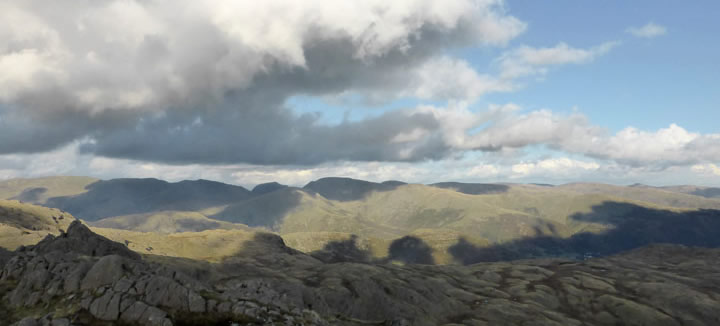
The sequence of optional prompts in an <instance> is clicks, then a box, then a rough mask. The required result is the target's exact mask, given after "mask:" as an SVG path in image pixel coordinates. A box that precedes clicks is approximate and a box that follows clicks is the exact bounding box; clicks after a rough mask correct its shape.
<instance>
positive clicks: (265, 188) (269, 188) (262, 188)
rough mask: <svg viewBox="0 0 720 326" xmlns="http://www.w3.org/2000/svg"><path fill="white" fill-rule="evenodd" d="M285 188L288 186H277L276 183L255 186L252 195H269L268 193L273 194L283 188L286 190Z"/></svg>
mask: <svg viewBox="0 0 720 326" xmlns="http://www.w3.org/2000/svg"><path fill="white" fill-rule="evenodd" d="M287 187H288V186H286V185H284V184H279V183H277V182H268V183H262V184H259V185H257V186H255V188H253V190H252V193H253V194H254V195H263V194H267V193H270V192H273V191H276V190H280V189H283V188H287Z"/></svg>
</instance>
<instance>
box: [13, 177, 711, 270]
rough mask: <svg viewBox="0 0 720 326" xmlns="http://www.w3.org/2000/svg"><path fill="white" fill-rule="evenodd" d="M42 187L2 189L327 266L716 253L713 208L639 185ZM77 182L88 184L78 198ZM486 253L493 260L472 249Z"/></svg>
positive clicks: (135, 227) (110, 221)
mask: <svg viewBox="0 0 720 326" xmlns="http://www.w3.org/2000/svg"><path fill="white" fill-rule="evenodd" d="M44 180H46V181H48V182H50V184H49V185H48V186H47V187H45V186H43V184H42V181H43V180H38V179H30V180H14V181H6V182H4V183H0V188H2V189H6V190H5V193H4V195H5V196H8V197H9V198H11V197H17V196H19V195H21V194H23V193H28V192H31V191H30V190H28V189H34V188H43V187H45V188H47V189H49V190H48V191H49V192H50V193H53V194H55V193H62V192H63V191H64V192H65V193H66V194H68V195H67V196H56V197H48V198H47V199H46V200H45V201H44V202H42V203H40V204H43V205H46V206H50V207H57V208H60V209H63V210H66V211H68V212H70V213H72V215H74V216H77V217H79V218H81V219H83V220H86V221H91V222H90V223H91V225H92V226H95V227H101V228H102V229H103V230H111V229H120V230H125V231H127V232H145V233H148V232H153V233H158V236H160V235H171V234H172V233H176V232H199V231H207V232H208V233H212V232H211V231H213V230H247V229H246V227H245V225H247V226H249V227H251V228H255V229H257V230H265V231H273V232H276V233H277V234H279V235H281V236H282V237H283V238H284V239H286V241H287V243H288V244H290V245H291V246H292V247H293V248H297V249H300V250H302V251H304V252H308V253H310V252H317V253H318V255H320V256H322V257H335V258H328V259H332V260H339V259H340V260H341V259H343V258H342V257H346V256H347V257H356V256H363V255H364V253H369V256H370V257H369V259H373V260H377V259H390V260H396V259H395V257H401V258H402V259H400V260H407V259H406V257H405V256H404V255H400V254H399V253H402V252H403V250H405V249H403V248H405V247H408V246H414V245H415V244H417V245H418V246H419V247H423V248H425V247H427V248H429V249H428V250H429V253H430V255H431V256H432V258H433V259H432V260H433V262H434V263H436V264H448V263H461V264H462V263H472V262H477V261H488V260H508V259H524V258H532V257H544V256H555V257H577V256H583V255H585V254H586V253H593V254H596V255H597V254H602V255H609V254H614V253H617V252H620V251H623V250H629V249H633V248H637V247H640V246H644V245H647V244H651V243H658V242H669V243H677V244H685V245H700V246H708V247H714V246H716V245H717V244H716V242H715V241H713V240H712V236H715V235H716V234H715V232H714V231H713V230H715V229H717V228H715V227H716V224H717V222H716V221H717V218H716V217H717V216H718V210H719V209H720V199H715V198H708V197H704V196H699V195H694V194H692V193H693V192H695V191H697V190H698V189H699V188H690V187H676V188H672V187H662V188H658V187H650V186H644V185H633V186H629V187H622V186H614V185H605V184H591V183H573V184H566V185H556V186H549V185H534V184H527V185H524V184H470V183H458V182H443V183H436V184H431V185H421V184H406V183H403V182H399V181H387V182H382V183H375V182H368V181H363V180H355V179H350V178H323V179H319V180H316V181H313V182H310V183H308V184H307V185H306V186H304V187H302V188H296V187H288V186H284V185H281V184H278V183H268V184H262V185H258V186H256V187H255V188H254V189H253V191H248V190H246V189H244V188H242V187H238V186H232V185H226V184H222V183H218V182H210V181H204V180H198V181H183V182H177V183H168V182H165V181H160V180H155V179H115V180H106V181H97V180H95V181H93V180H91V179H78V178H47V179H44ZM51 181H52V182H51ZM62 182H67V183H68V185H67V186H63V185H62ZM83 182H85V183H87V182H90V183H88V184H87V185H86V186H84V192H81V193H77V192H78V191H79V190H78V189H79V186H78V185H81V184H83ZM3 187H4V188H3ZM23 187H30V188H23ZM703 189H705V188H703ZM11 190H12V191H14V192H12V191H11ZM46 194H47V192H46V193H43V195H44V196H45V195H46ZM42 198H44V197H38V200H42ZM698 209H700V210H698ZM714 228H715V229H714ZM675 230H682V231H683V232H675ZM103 232H109V231H103ZM408 237H409V238H408ZM140 238H141V237H140ZM163 239H166V238H163ZM118 241H122V239H118ZM138 241H140V242H142V240H138ZM497 244H503V245H502V246H494V245H497ZM148 246H152V245H150V244H148ZM153 247H155V246H153ZM485 247H492V248H493V249H492V250H490V251H483V250H479V249H480V248H485ZM140 249H143V248H140ZM346 249H347V250H346ZM357 249H359V250H360V251H357ZM168 252H173V251H172V250H169V251H168ZM177 252H182V250H179V251H177ZM346 252H347V253H350V254H347V253H346ZM361 252H362V253H363V254H362V255H356V253H361ZM453 252H454V253H455V254H453ZM193 255H195V254H193ZM398 255H399V256H398ZM320 256H318V257H320ZM193 257H195V256H193Z"/></svg>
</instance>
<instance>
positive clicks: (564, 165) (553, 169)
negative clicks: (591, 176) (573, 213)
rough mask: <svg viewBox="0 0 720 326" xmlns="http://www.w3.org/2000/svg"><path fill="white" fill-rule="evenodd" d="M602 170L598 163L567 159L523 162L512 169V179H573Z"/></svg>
mask: <svg viewBox="0 0 720 326" xmlns="http://www.w3.org/2000/svg"><path fill="white" fill-rule="evenodd" d="M598 169H600V165H599V164H598V163H597V162H592V161H589V162H588V161H579V160H574V159H570V158H567V157H562V158H552V159H544V160H540V161H537V162H523V163H518V164H514V165H512V167H511V170H512V173H513V174H512V175H511V176H510V177H511V178H521V177H528V176H537V175H544V176H547V175H548V174H550V175H555V176H562V177H563V178H571V177H572V176H573V175H577V174H579V173H585V172H588V171H596V170H598Z"/></svg>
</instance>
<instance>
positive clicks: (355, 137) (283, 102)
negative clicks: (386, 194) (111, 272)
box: [0, 0, 720, 178]
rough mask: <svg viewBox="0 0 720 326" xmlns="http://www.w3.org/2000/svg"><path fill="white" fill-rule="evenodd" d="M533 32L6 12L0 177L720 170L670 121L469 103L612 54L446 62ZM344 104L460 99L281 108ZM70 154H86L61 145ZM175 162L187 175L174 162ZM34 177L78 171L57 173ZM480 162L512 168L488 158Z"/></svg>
mask: <svg viewBox="0 0 720 326" xmlns="http://www.w3.org/2000/svg"><path fill="white" fill-rule="evenodd" d="M169 13H172V15H171V14H169ZM525 29H526V24H525V23H523V22H522V21H520V20H518V19H517V18H515V17H513V16H511V15H509V14H508V13H507V12H506V11H505V9H504V3H503V1H500V0H482V1H471V0H449V1H443V2H437V1H430V0H417V1H410V0H401V1H391V2H388V1H380V0H370V1H361V2H358V1H350V0H347V1H341V0H338V1H331V2H328V1H320V0H309V1H303V2H302V3H299V2H296V1H289V0H288V1H281V0H271V1H262V2H249V1H232V2H228V1H219V0H218V1H205V2H202V3H200V2H196V1H189V0H181V1H169V0H160V1H119V0H118V1H113V0H104V1H93V2H77V1H69V0H61V1H53V2H51V3H48V2H46V1H39V0H28V1H21V2H11V3H2V4H0V71H3V74H1V75H0V155H1V156H2V157H3V161H2V162H0V166H3V167H4V170H2V171H3V172H1V173H3V174H2V175H5V176H8V175H11V174H16V175H17V174H27V173H28V172H27V171H25V170H22V171H25V172H17V171H21V170H18V169H14V168H11V167H14V166H17V165H18V164H25V163H19V162H28V160H29V159H28V156H27V153H43V154H40V155H67V156H68V157H70V159H69V162H73V163H72V164H76V165H78V166H81V167H85V168H87V169H90V171H100V172H98V173H99V174H103V175H104V174H105V173H107V174H112V173H113V172H112V170H113V169H120V170H122V169H126V170H125V171H128V173H135V175H152V173H159V172H158V171H161V170H163V169H168V171H175V173H176V174H173V175H169V176H170V177H175V176H198V175H203V174H202V173H198V172H197V169H198V167H207V166H211V165H212V166H217V168H214V169H208V170H212V171H215V172H213V173H215V174H213V175H215V176H227V175H228V172H225V171H228V170H233V169H234V170H237V169H241V168H239V167H238V166H239V165H243V164H245V165H248V166H251V167H253V168H255V169H257V167H258V166H261V165H264V166H268V167H270V168H269V170H268V171H282V170H283V169H284V168H282V166H285V167H286V168H287V169H288V170H289V171H295V172H297V171H298V169H300V170H302V169H311V167H310V166H313V165H315V166H329V165H328V164H330V165H332V164H334V163H337V162H340V163H338V164H345V163H342V162H364V163H362V164H365V165H364V166H366V167H369V168H373V166H372V165H371V164H376V163H378V162H392V164H397V165H393V166H402V165H401V164H402V163H403V162H420V163H426V162H432V161H443V160H446V159H450V160H454V159H457V158H458V157H462V156H463V155H469V154H471V153H474V152H494V153H508V152H512V151H513V150H519V149H522V148H525V147H528V146H545V147H547V148H550V149H554V150H560V151H565V152H567V153H572V154H581V155H585V156H586V157H589V158H593V159H598V160H607V161H614V162H618V163H620V164H625V165H629V166H639V165H650V166H653V167H657V168H667V167H668V166H673V165H682V166H688V165H696V164H708V163H713V162H715V163H716V162H718V161H720V148H719V145H718V143H720V142H719V141H718V140H720V135H717V134H705V135H703V134H698V133H692V132H689V131H687V130H685V129H683V128H681V127H679V126H676V125H671V126H670V127H669V128H665V129H660V130H657V131H643V130H637V129H634V128H628V129H625V130H622V131H620V132H618V133H616V134H614V135H613V134H610V133H609V132H608V131H607V130H605V129H603V128H600V127H598V126H594V125H592V124H591V123H590V122H589V121H588V120H587V118H586V117H585V116H583V115H582V114H579V113H575V114H570V115H561V114H557V113H554V112H552V111H549V110H538V111H532V112H523V111H522V109H521V108H519V107H518V106H515V105H504V106H491V107H490V108H488V109H487V110H478V108H475V107H473V106H472V103H474V101H475V100H477V99H478V98H479V97H481V96H483V95H484V94H487V93H491V92H503V91H511V90H514V89H515V88H517V87H518V83H519V82H520V81H521V80H522V78H527V77H533V76H535V77H538V76H539V77H541V76H543V75H544V74H545V73H547V71H548V70H549V69H550V68H551V67H555V66H559V65H564V64H584V63H589V62H592V61H593V60H595V59H596V58H598V57H599V56H602V55H604V54H606V53H608V52H609V51H610V50H611V49H612V48H613V47H615V46H617V45H618V43H617V42H606V43H602V44H599V45H597V46H594V47H590V48H576V47H572V46H570V45H568V44H565V43H559V44H557V45H555V46H553V47H530V46H520V47H517V48H513V49H510V50H507V51H505V52H504V54H503V55H501V56H500V57H499V58H498V59H497V60H496V61H495V62H496V64H497V68H499V71H498V72H497V74H490V73H481V72H478V71H477V70H476V69H475V67H473V66H472V65H471V64H470V63H469V62H467V61H465V60H462V59H458V58H455V57H452V56H450V55H449V53H452V51H450V50H452V49H455V48H460V47H466V46H499V47H503V46H506V45H507V44H508V42H510V41H511V40H512V39H514V38H515V37H516V36H517V35H519V34H520V33H522V32H523V31H524V30H525ZM343 94H353V95H358V96H360V97H366V98H367V99H369V100H371V101H380V102H382V101H388V100H393V99H397V98H405V97H410V98H413V99H419V100H423V101H425V100H427V101H449V103H450V104H449V105H447V107H444V106H428V105H420V106H418V107H415V108H411V107H408V108H404V109H401V110H392V111H389V112H385V113H382V114H379V115H375V116H373V117H371V118H367V119H364V120H345V121H343V122H341V123H339V124H335V125H328V124H323V123H321V117H320V116H319V115H317V114H298V113H296V112H295V111H293V108H292V107H289V106H288V104H287V100H288V99H289V98H292V97H293V96H298V95H301V96H311V97H323V96H328V97H332V96H339V95H343ZM73 149H74V150H79V152H80V153H75V154H72V155H71V154H69V153H68V152H67V151H68V150H73ZM2 154H5V155H2ZM38 157H41V158H42V157H45V156H38ZM47 158H48V159H47V162H48V163H47V164H54V163H53V162H57V161H60V160H61V159H60V158H59V156H47ZM73 160H74V161H73ZM119 162H120V163H119ZM556 163H557V164H560V163H559V162H556ZM38 164H40V163H38ZM43 164H45V163H43ZM358 164H360V163H358ZM533 164H536V166H535V167H534V169H537V168H538V166H537V164H539V163H537V162H536V163H533ZM174 165H185V166H186V168H182V167H177V168H173V169H169V168H167V167H168V166H174ZM559 166H562V165H559ZM6 167H7V168H6ZM225 167H232V168H228V169H225ZM34 168H36V169H37V170H38V171H41V172H38V173H44V172H42V171H51V170H52V171H55V172H56V174H68V173H76V174H84V173H82V171H83V170H78V169H75V168H73V167H71V166H66V165H64V164H59V165H58V167H57V168H52V167H48V166H39V165H34ZM48 168H49V169H50V170H48ZM335 168H337V167H335ZM344 168H347V169H350V167H344ZM53 169H54V170H53ZM468 169H470V168H468ZM472 169H475V170H473V171H474V172H472V174H473V175H478V176H479V175H483V176H492V175H498V174H501V173H502V169H501V168H498V167H496V166H495V165H494V164H485V163H483V162H479V163H478V164H475V165H473V167H472ZM241 170H242V169H241ZM350 170H351V169H350ZM350 170H348V171H350ZM13 171H15V172H13ZM102 171H108V172H102ZM143 171H146V172H143ZM333 171H335V172H338V173H343V170H333ZM390 171H392V173H402V171H412V170H411V169H408V168H407V167H403V168H398V169H396V170H390ZM236 172H237V171H235V172H232V173H236ZM295 172H293V173H295ZM415 172H417V173H421V172H419V171H415ZM248 173H249V172H248ZM318 173H319V172H318ZM348 173H351V172H348ZM352 173H354V174H357V175H360V174H361V173H360V172H352ZM300 175H303V174H302V173H301V174H300ZM313 175H320V174H313ZM288 178H290V177H288ZM428 178H430V177H428Z"/></svg>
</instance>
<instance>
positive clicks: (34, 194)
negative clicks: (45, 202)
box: [10, 187, 48, 203]
mask: <svg viewBox="0 0 720 326" xmlns="http://www.w3.org/2000/svg"><path fill="white" fill-rule="evenodd" d="M47 190H48V189H47V188H43V187H35V188H27V189H25V190H23V191H22V192H21V193H20V194H19V195H17V196H15V197H12V198H10V199H12V200H19V201H21V202H28V203H37V202H38V201H39V200H40V195H42V194H44V193H46V192H47Z"/></svg>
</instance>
